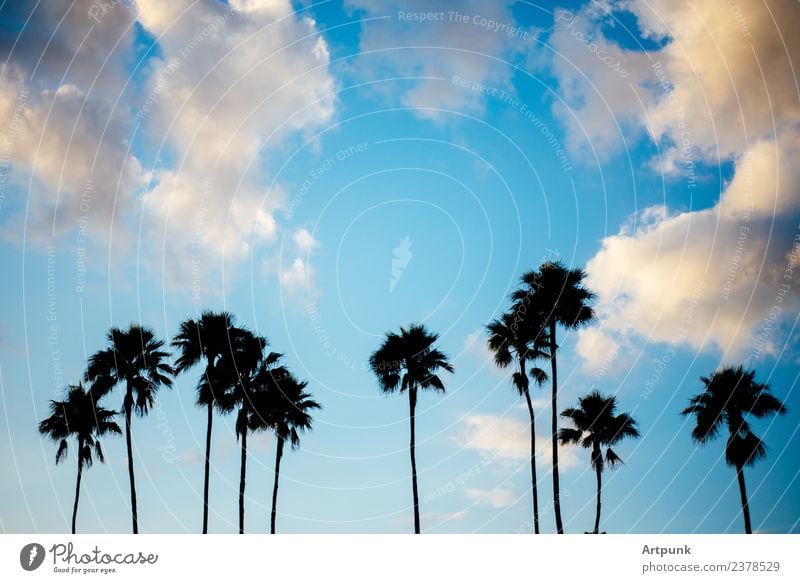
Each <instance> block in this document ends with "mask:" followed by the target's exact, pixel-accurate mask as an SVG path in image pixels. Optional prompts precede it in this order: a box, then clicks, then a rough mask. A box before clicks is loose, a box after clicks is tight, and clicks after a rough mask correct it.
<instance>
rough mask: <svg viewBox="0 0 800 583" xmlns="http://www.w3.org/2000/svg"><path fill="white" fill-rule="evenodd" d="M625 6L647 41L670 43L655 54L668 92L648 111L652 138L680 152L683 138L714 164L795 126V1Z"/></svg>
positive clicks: (798, 54) (798, 17) (798, 111)
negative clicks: (720, 158)
mask: <svg viewBox="0 0 800 583" xmlns="http://www.w3.org/2000/svg"><path fill="white" fill-rule="evenodd" d="M625 6H626V8H627V9H628V10H630V11H632V12H633V13H634V14H635V15H636V17H637V20H638V23H639V26H640V27H641V28H642V29H643V30H644V32H645V34H646V35H648V36H650V37H652V38H654V39H656V40H660V41H664V40H667V41H668V42H667V43H666V45H665V46H664V47H663V49H661V50H660V51H658V52H657V53H656V54H654V55H652V57H653V59H654V63H657V64H660V65H662V66H663V70H664V76H663V80H664V81H665V82H666V83H667V84H669V86H670V90H669V92H668V94H664V93H663V92H662V95H661V99H660V100H658V101H657V102H656V103H655V105H653V106H651V107H649V108H648V112H647V113H648V119H649V123H648V124H647V126H648V128H649V131H650V133H651V134H652V135H653V136H654V137H655V138H656V139H658V138H660V137H666V138H668V141H669V142H670V143H672V144H674V145H675V146H679V145H681V144H682V142H683V139H684V138H685V137H687V134H686V132H688V137H689V138H690V140H691V142H692V144H693V146H694V147H696V148H698V149H699V150H701V151H702V152H703V154H704V155H705V156H706V157H709V158H712V159H714V158H716V157H726V156H730V155H734V154H740V153H741V152H743V151H744V150H745V149H746V148H747V146H748V144H749V143H751V142H753V141H754V140H757V139H759V138H766V137H769V136H772V135H774V133H775V132H776V130H778V131H779V130H780V128H781V126H782V125H784V124H794V123H797V122H798V121H800V101H798V99H797V85H796V80H795V77H796V75H795V68H794V65H793V63H794V64H796V63H797V60H798V58H800V38H798V35H797V34H795V32H796V31H797V29H798V27H800V11H798V10H797V3H796V2H794V1H793V0H778V1H776V2H770V3H769V4H766V3H764V2H760V1H757V0H744V1H742V2H735V3H728V4H727V5H725V6H719V5H715V4H713V3H709V2H700V3H684V2H671V1H669V0H657V1H655V2H649V3H639V2H626V3H625ZM658 80H659V81H660V80H661V79H658Z"/></svg>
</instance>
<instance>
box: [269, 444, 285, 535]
mask: <svg viewBox="0 0 800 583" xmlns="http://www.w3.org/2000/svg"><path fill="white" fill-rule="evenodd" d="M284 441H285V439H284V438H283V437H280V436H279V437H278V447H277V448H276V452H275V484H273V486H272V516H271V517H270V522H269V531H270V533H271V534H275V516H276V514H277V512H278V479H279V478H280V475H281V458H282V457H283V444H284Z"/></svg>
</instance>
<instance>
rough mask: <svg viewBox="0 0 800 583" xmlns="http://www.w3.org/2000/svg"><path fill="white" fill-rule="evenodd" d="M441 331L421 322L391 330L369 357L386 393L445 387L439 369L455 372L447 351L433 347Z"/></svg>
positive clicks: (442, 389) (371, 366)
mask: <svg viewBox="0 0 800 583" xmlns="http://www.w3.org/2000/svg"><path fill="white" fill-rule="evenodd" d="M438 338H439V336H438V334H434V333H432V332H429V331H428V330H427V329H426V328H425V327H424V326H422V325H421V324H412V325H411V326H409V327H408V328H404V327H401V328H400V333H399V334H398V333H396V332H387V333H386V338H385V339H384V341H383V343H382V344H381V346H380V348H379V349H378V350H376V351H375V352H374V353H373V354H372V356H371V357H370V359H369V364H370V368H371V369H372V372H373V373H375V376H376V377H377V379H378V384H379V385H380V388H381V390H382V391H383V392H384V393H394V392H395V391H398V390H399V391H400V392H401V393H402V392H404V391H406V390H408V389H412V388H413V389H434V390H436V391H441V392H443V391H444V383H442V380H441V379H440V378H439V376H438V375H437V374H436V373H437V372H438V370H439V369H443V370H446V371H447V372H450V373H452V372H453V366H452V365H451V364H450V362H449V361H448V360H447V355H445V354H444V353H443V352H441V351H440V350H438V349H437V348H434V347H433V343H434V342H436V340H438Z"/></svg>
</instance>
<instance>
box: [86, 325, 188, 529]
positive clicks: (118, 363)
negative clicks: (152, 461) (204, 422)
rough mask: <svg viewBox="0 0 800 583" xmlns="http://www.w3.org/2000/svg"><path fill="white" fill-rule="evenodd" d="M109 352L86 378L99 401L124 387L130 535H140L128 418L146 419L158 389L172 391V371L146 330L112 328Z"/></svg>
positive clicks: (96, 359) (92, 360) (94, 359)
mask: <svg viewBox="0 0 800 583" xmlns="http://www.w3.org/2000/svg"><path fill="white" fill-rule="evenodd" d="M106 339H107V340H108V348H105V349H103V350H100V351H98V352H96V353H95V354H93V355H92V356H91V357H89V366H88V368H87V369H86V374H85V378H86V380H87V381H90V382H91V383H92V393H93V394H94V396H95V398H96V399H100V398H101V397H103V396H104V395H106V394H107V393H109V392H110V391H111V390H113V389H114V387H116V386H118V385H124V387H125V397H124V398H123V401H122V412H123V414H124V415H125V442H126V445H127V448H128V478H129V480H130V488H131V515H132V520H133V534H138V532H139V517H138V512H137V507H136V480H135V477H134V471H133V446H132V441H131V414H132V413H133V411H134V410H135V411H136V413H138V414H139V415H141V416H144V415H147V413H148V411H149V410H150V407H151V406H152V405H153V403H154V402H155V396H156V394H157V393H158V390H159V389H160V388H161V387H168V388H169V387H171V386H172V379H171V378H170V377H171V375H172V374H174V371H173V369H172V366H171V365H170V364H169V362H168V360H169V352H167V351H165V350H163V348H164V342H163V341H162V340H159V339H157V338H156V337H155V334H153V331H152V330H150V329H149V328H145V327H142V326H139V325H138V324H132V325H131V326H130V327H129V328H128V329H127V330H122V329H120V328H111V329H110V330H109V331H108V334H106Z"/></svg>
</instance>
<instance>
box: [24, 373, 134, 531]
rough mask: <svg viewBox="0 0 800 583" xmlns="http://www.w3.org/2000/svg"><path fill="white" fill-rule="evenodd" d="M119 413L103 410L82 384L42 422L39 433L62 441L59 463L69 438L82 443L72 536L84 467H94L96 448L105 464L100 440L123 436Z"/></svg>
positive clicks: (52, 404)
mask: <svg viewBox="0 0 800 583" xmlns="http://www.w3.org/2000/svg"><path fill="white" fill-rule="evenodd" d="M115 416H116V413H115V412H114V411H109V410H108V409H103V408H102V407H100V406H99V405H98V404H97V402H96V401H95V399H94V398H93V396H92V394H91V393H90V392H89V391H86V390H85V389H84V388H83V385H81V384H80V383H79V384H77V385H71V386H69V387H67V394H66V400H64V401H50V417H48V418H47V419H45V420H44V421H42V422H41V423H39V433H41V434H42V435H44V436H45V437H49V438H50V439H52V440H53V441H57V442H58V451H57V452H56V464H58V463H59V462H60V461H61V460H62V459H64V458H65V457H66V456H67V450H68V449H69V443H68V441H67V440H68V438H70V437H74V438H75V440H76V441H77V442H78V454H77V455H78V479H77V482H76V484H75V504H74V506H73V507H72V534H75V521H76V519H77V516H78V500H79V499H80V495H81V476H82V475H83V468H84V467H85V468H90V467H92V461H93V460H92V449H94V453H95V455H97V459H99V460H100V462H104V461H105V458H104V457H103V449H102V448H101V447H100V439H99V438H100V437H102V436H103V435H106V434H108V433H116V434H117V435H120V434H121V433H122V431H121V430H120V428H119V425H117V424H116V422H115V421H114V417H115Z"/></svg>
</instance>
